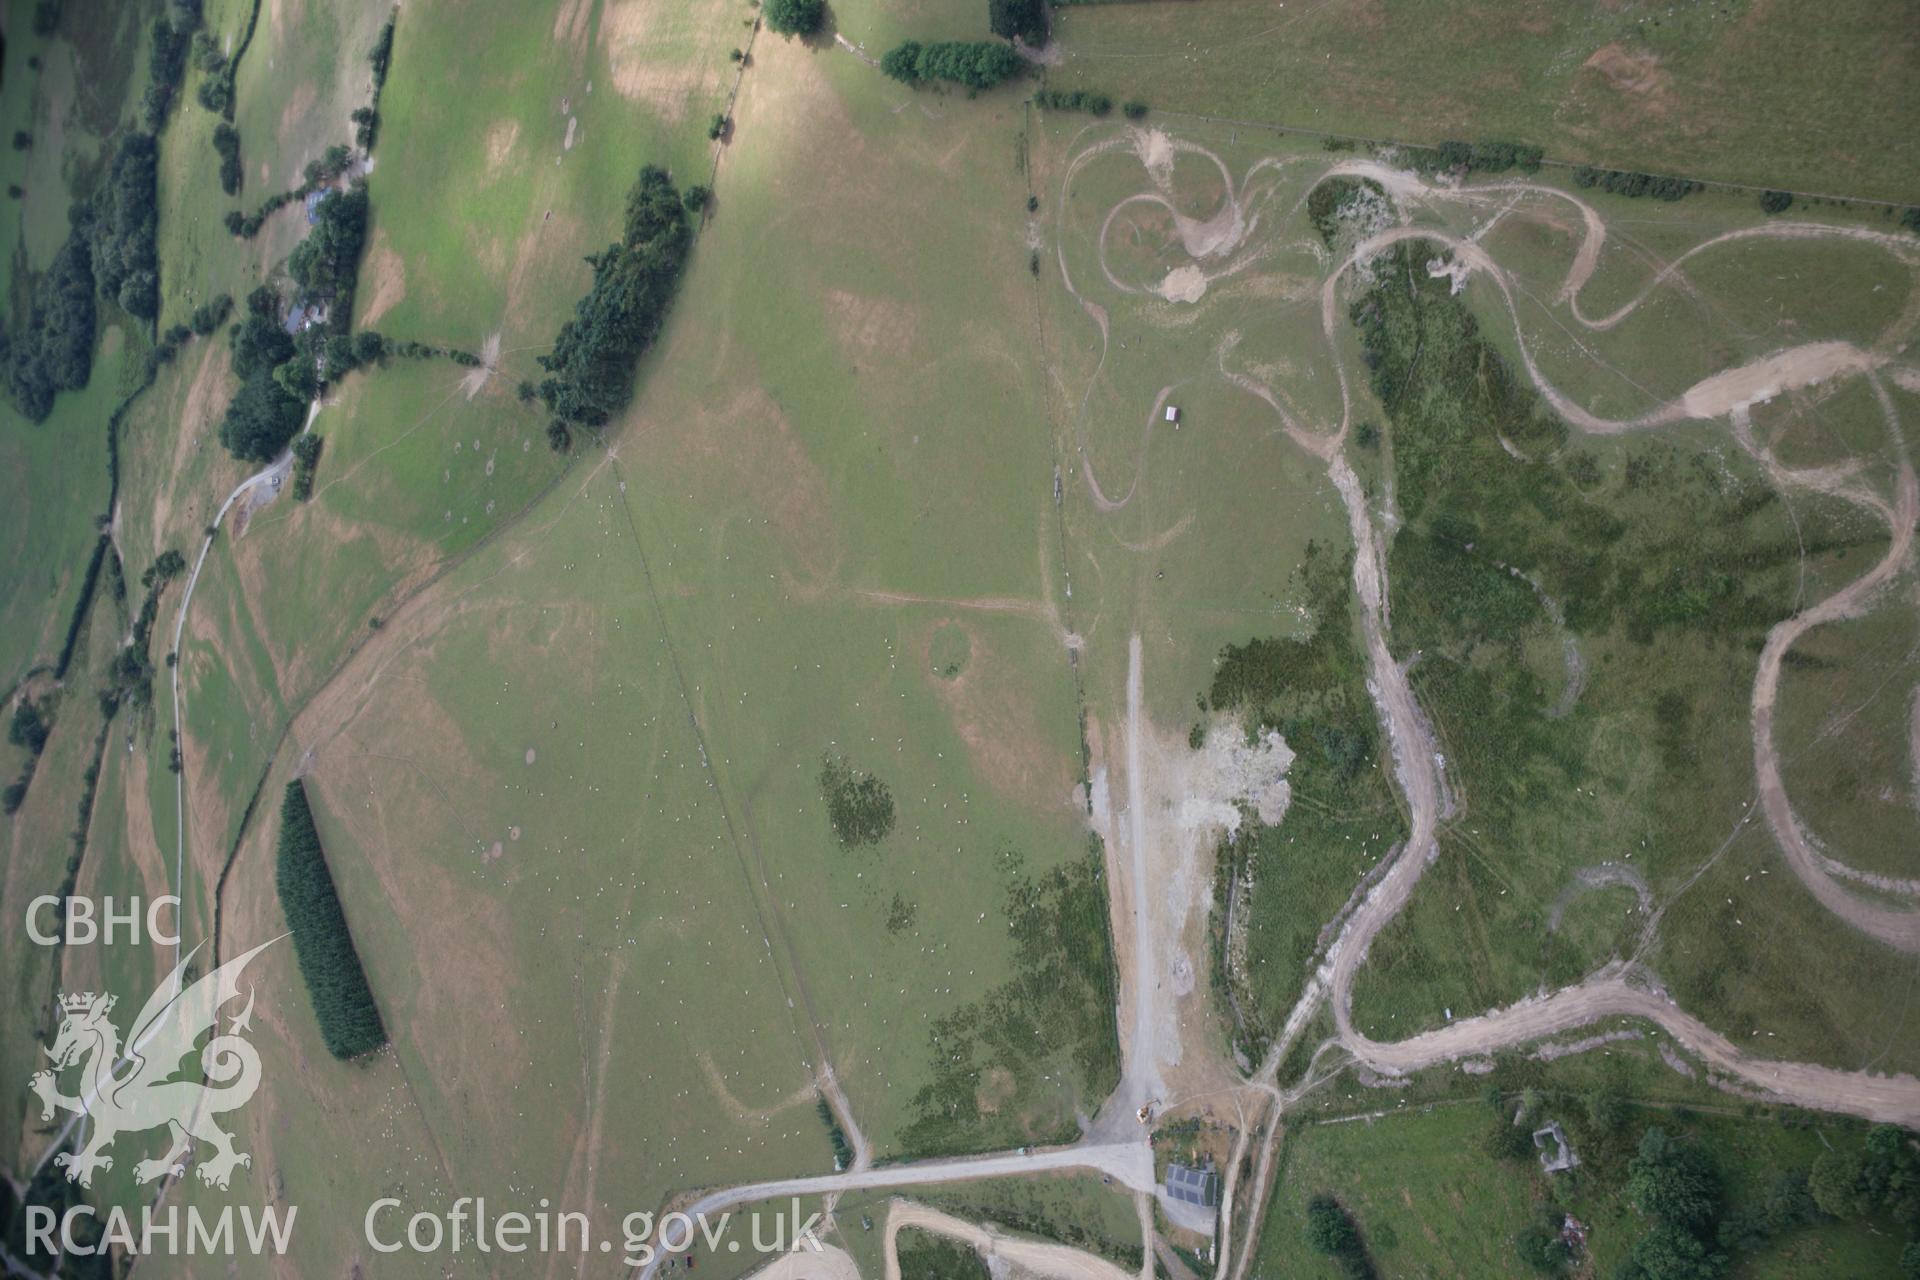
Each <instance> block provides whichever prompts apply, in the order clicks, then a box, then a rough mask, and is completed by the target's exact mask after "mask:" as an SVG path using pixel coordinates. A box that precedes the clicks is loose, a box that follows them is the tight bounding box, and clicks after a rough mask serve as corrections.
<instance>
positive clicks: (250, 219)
mask: <svg viewBox="0 0 1920 1280" xmlns="http://www.w3.org/2000/svg"><path fill="white" fill-rule="evenodd" d="M352 163H353V152H351V151H349V150H348V149H347V145H346V144H345V143H344V142H340V143H335V144H334V145H333V146H331V147H328V148H327V149H326V151H325V153H323V154H322V155H321V157H320V158H319V159H318V160H309V161H308V162H307V168H306V172H305V174H303V175H302V177H303V179H304V180H303V181H302V182H301V183H300V185H299V186H297V187H295V188H293V190H291V191H276V192H274V193H273V194H272V195H270V196H268V197H267V198H266V199H265V200H263V201H261V203H260V207H259V208H258V209H255V210H254V211H253V212H252V213H241V212H240V211H239V210H238V209H229V210H227V216H226V218H225V220H224V225H225V226H226V228H227V230H228V232H230V233H231V234H233V235H236V236H239V237H240V238H241V239H242V240H251V239H253V238H254V237H255V236H256V235H258V234H260V228H261V227H262V226H264V225H266V221H267V219H268V218H270V217H272V216H273V215H274V214H275V213H277V212H279V210H280V209H281V208H282V207H284V206H286V205H289V204H292V203H293V202H294V201H295V200H304V199H306V198H307V197H308V196H309V195H311V194H312V193H314V192H315V191H318V190H319V189H320V188H321V187H324V186H326V185H327V184H328V183H330V182H332V181H333V180H334V179H335V178H337V177H339V176H340V175H341V174H343V173H345V172H346V171H347V166H348V165H350V164H352Z"/></svg>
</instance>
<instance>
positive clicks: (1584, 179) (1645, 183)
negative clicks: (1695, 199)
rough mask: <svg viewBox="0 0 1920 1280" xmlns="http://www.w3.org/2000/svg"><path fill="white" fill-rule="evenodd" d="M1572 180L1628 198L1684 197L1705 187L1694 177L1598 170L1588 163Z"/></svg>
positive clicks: (1577, 183) (1658, 198)
mask: <svg viewBox="0 0 1920 1280" xmlns="http://www.w3.org/2000/svg"><path fill="white" fill-rule="evenodd" d="M1573 181H1574V184H1575V185H1576V186H1582V187H1599V188H1600V189H1601V190H1602V191H1605V192H1608V193H1609V194H1612V195H1616V196H1626V197H1628V198H1629V199H1637V198H1639V197H1641V196H1651V197H1653V198H1654V199H1655V200H1682V199H1685V198H1686V197H1687V196H1690V195H1692V194H1693V193H1694V192H1696V191H1704V190H1705V189H1706V188H1705V187H1703V186H1702V185H1701V184H1700V183H1698V182H1695V181H1694V180H1693V179H1691V178H1657V177H1655V176H1654V175H1653V174H1650V173H1636V172H1633V171H1630V170H1624V169H1596V168H1594V167H1593V166H1592V165H1588V164H1583V165H1581V166H1580V167H1579V168H1578V169H1575V170H1574V171H1573Z"/></svg>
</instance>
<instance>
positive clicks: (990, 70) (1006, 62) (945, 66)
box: [880, 40, 1020, 89]
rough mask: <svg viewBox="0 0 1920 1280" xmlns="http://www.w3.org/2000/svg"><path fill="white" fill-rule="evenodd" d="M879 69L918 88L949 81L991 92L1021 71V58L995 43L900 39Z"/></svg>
mask: <svg viewBox="0 0 1920 1280" xmlns="http://www.w3.org/2000/svg"><path fill="white" fill-rule="evenodd" d="M880 70H881V71H883V72H885V73H886V74H887V75H889V76H892V77H893V78H894V79H895V80H898V81H899V82H900V83H901V84H904V85H910V86H914V87H918V86H920V85H923V84H925V83H927V82H928V81H929V80H948V81H951V82H952V83H954V84H959V85H965V86H966V87H967V88H969V89H991V88H993V87H994V86H995V85H997V84H999V83H1001V82H1002V81H1004V80H1008V79H1011V78H1012V77H1013V76H1014V75H1016V74H1018V73H1019V71H1020V55H1019V54H1017V53H1015V52H1014V51H1013V49H1012V47H1011V46H1009V45H1004V44H1001V43H999V42H998V41H996V40H936V41H934V42H933V43H932V44H922V43H920V42H919V41H918V40H903V41H901V42H900V43H899V44H897V45H895V46H894V47H893V48H891V49H889V50H887V52H886V53H885V55H883V56H882V57H881V59H880Z"/></svg>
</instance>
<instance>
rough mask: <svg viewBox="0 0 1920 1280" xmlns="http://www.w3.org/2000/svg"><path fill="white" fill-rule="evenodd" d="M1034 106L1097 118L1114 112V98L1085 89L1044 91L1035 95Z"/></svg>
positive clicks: (1045, 109)
mask: <svg viewBox="0 0 1920 1280" xmlns="http://www.w3.org/2000/svg"><path fill="white" fill-rule="evenodd" d="M1033 104H1034V105H1035V106H1036V107H1039V108H1040V109H1041V110H1043V111H1085V112H1089V113H1091V114H1093V115H1096V116H1103V115H1105V114H1107V112H1109V111H1111V110H1113V99H1112V98H1109V97H1108V96H1107V95H1106V94H1104V93H1090V92H1088V91H1087V90H1085V89H1042V90H1040V92H1038V93H1036V94H1034V95H1033ZM1128 105H1129V106H1131V105H1133V104H1131V103H1129V104H1128Z"/></svg>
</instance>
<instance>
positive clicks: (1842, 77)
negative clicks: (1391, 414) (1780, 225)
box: [1049, 0, 1920, 203]
mask: <svg viewBox="0 0 1920 1280" xmlns="http://www.w3.org/2000/svg"><path fill="white" fill-rule="evenodd" d="M1054 28H1055V34H1056V36H1057V38H1058V39H1059V41H1060V43H1061V44H1062V46H1063V47H1064V48H1065V50H1066V61H1065V63H1064V65H1063V66H1061V67H1060V68H1059V69H1058V70H1056V71H1053V72H1052V73H1051V74H1050V76H1049V84H1050V85H1052V86H1053V87H1056V88H1068V89H1074V88H1087V89H1095V90H1100V91H1104V92H1106V93H1109V94H1111V95H1112V96H1113V97H1114V99H1115V100H1116V101H1118V100H1121V99H1124V98H1129V97H1137V98H1141V99H1144V100H1146V101H1147V102H1149V103H1151V104H1152V105H1154V106H1155V107H1159V108H1163V109H1165V110H1168V111H1177V112H1190V113H1196V114H1199V115H1207V116H1220V117H1230V118H1233V119H1236V120H1244V121H1252V122H1259V123H1266V124H1279V125H1287V126H1291V127H1293V128H1297V129H1310V130H1321V131H1326V132H1331V133H1340V134H1350V135H1358V136H1362V137H1368V138H1378V139H1388V140H1397V141H1403V142H1412V143H1420V144H1429V145H1431V144H1435V143H1438V142H1440V141H1443V140H1445V139H1447V138H1465V139H1469V140H1478V139H1482V138H1506V139H1515V140H1519V141H1524V142H1531V143H1535V144H1538V145H1540V146H1544V147H1545V148H1546V150H1547V154H1548V155H1549V157H1551V158H1553V159H1557V160H1565V161H1569V162H1572V163H1576V164H1580V163H1585V164H1595V165H1600V166H1603V167H1608V168H1624V169H1641V170H1647V171H1652V172H1659V173H1679V174H1687V175H1691V176H1694V177H1699V178H1710V179H1716V180H1720V181H1726V182H1739V183H1747V184H1750V185H1755V186H1768V187H1788V188H1793V189H1798V190H1807V191H1815V192H1826V193H1830V194H1835V195H1852V196H1863V197H1868V198H1873V199H1880V200H1891V201H1895V202H1901V203H1912V202H1913V201H1915V200H1916V199H1920V186H1916V185H1915V183H1914V180H1913V178H1912V174H1913V173H1914V171H1915V165H1914V163H1913V156H1914V153H1913V150H1912V148H1913V146H1914V141H1913V137H1914V133H1913V130H1912V128H1911V125H1912V123H1913V120H1914V116H1913V111H1912V108H1911V106H1910V105H1908V106H1906V107H1905V108H1898V107H1894V106H1893V104H1894V103H1895V102H1897V101H1900V100H1901V98H1902V92H1901V85H1902V82H1903V77H1905V76H1906V75H1907V74H1909V70H1910V67H1911V59H1912V55H1913V47H1914V46H1913V34H1912V31H1911V30H1910V29H1909V24H1906V23H1904V21H1903V19H1902V18H1901V16H1900V14H1899V13H1898V12H1897V11H1895V10H1890V9H1888V8H1886V7H1885V6H1882V5H1876V4H1873V3H1871V0H1850V2H1849V3H1846V4H1843V5H1842V6H1840V7H1839V8H1838V9H1821V10H1808V9H1800V10H1794V11H1787V10H1782V9H1779V8H1776V7H1773V6H1767V5H1763V4H1759V3H1754V2H1750V0H1736V2H1735V3H1730V4H1719V5H1698V6H1685V7H1680V8H1674V7H1671V6H1666V5H1660V4H1654V3H1650V2H1647V0H1628V2H1627V3H1622V4H1618V5H1611V6H1607V7H1605V8H1581V9H1577V10H1576V9H1566V10H1557V9H1554V8H1552V7H1550V6H1543V5H1539V4H1535V3H1531V0H1511V2H1510V3H1505V4H1501V5H1498V6H1495V7H1494V8H1492V9H1489V8H1488V7H1487V6H1484V5H1468V4H1463V3H1447V4H1440V5H1432V4H1427V5H1414V4H1408V3H1396V2H1395V0H1381V2H1379V3H1374V4H1367V5H1318V6H1315V5H1307V6H1299V7H1296V8H1293V9H1289V10H1287V11H1285V12H1281V11H1279V10H1277V9H1275V8H1273V7H1271V6H1269V5H1265V4H1261V3H1258V2H1257V0H1210V2H1209V3H1206V4H1201V5H1184V4H1111V5H1108V4H1088V5H1073V6H1069V7H1065V8H1061V9H1058V10H1056V11H1055V17H1054ZM1493 32H1498V33H1500V34H1499V38H1488V37H1489V34H1490V33H1493ZM1469 85H1471V86H1475V87H1476V91H1473V92H1469V91H1467V86H1469ZM1869 101H1870V102H1873V103H1875V104H1876V106H1875V108H1874V109H1873V110H1870V111H1864V112H1863V111H1859V110H1856V109H1854V107H1853V106H1852V105H1851V104H1854V103H1865V102H1869ZM1882 108H1885V109H1882Z"/></svg>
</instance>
